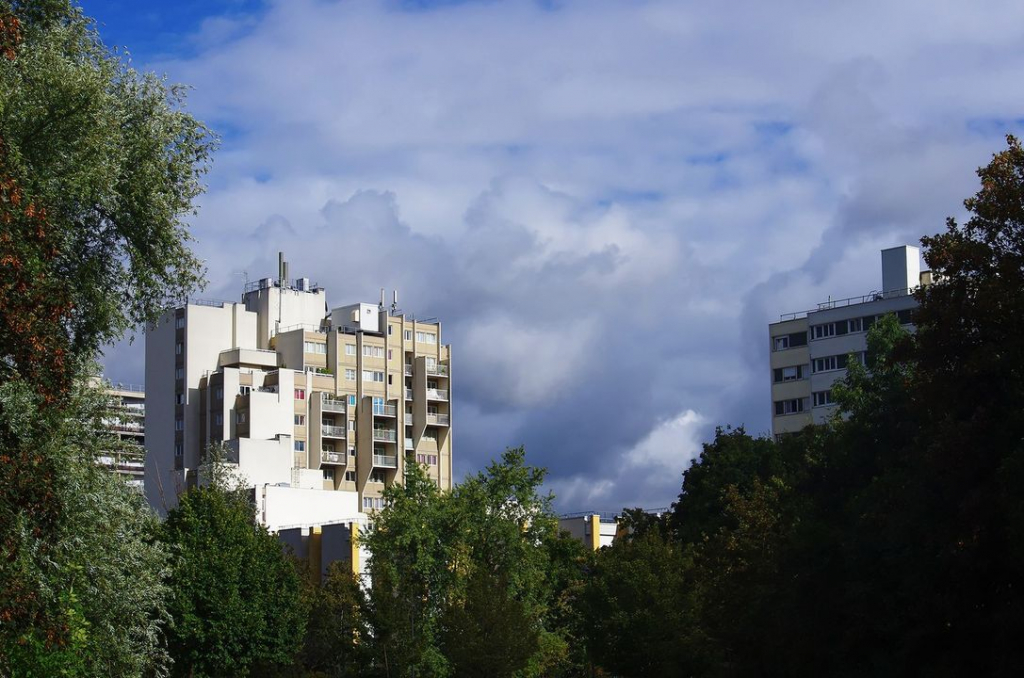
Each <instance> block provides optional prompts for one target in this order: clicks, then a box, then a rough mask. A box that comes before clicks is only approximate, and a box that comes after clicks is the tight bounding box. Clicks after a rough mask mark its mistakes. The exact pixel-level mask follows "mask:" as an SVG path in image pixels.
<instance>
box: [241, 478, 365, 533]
mask: <svg viewBox="0 0 1024 678" xmlns="http://www.w3.org/2000/svg"><path fill="white" fill-rule="evenodd" d="M256 506H257V511H258V512H259V514H260V516H261V520H262V522H263V524H264V525H266V526H267V529H269V530H272V531H276V530H278V529H281V528H283V527H291V526H295V525H322V524H324V523H334V522H351V521H365V520H366V516H365V514H363V513H360V512H359V505H358V495H357V494H356V493H355V492H345V491H338V492H325V491H323V490H309V489H299V488H292V487H278V486H273V485H270V486H261V487H257V488H256Z"/></svg>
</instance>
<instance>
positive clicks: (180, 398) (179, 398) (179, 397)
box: [174, 393, 185, 405]
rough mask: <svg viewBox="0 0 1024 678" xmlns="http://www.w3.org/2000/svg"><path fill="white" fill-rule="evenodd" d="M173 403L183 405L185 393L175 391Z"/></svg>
mask: <svg viewBox="0 0 1024 678" xmlns="http://www.w3.org/2000/svg"><path fill="white" fill-rule="evenodd" d="M174 404H175V405H184V404H185V394H184V393H175V394H174Z"/></svg>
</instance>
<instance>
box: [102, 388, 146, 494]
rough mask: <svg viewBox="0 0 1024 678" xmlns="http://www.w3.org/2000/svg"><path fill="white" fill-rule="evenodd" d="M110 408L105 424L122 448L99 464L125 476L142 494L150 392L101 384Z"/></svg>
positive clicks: (108, 453) (114, 450)
mask: <svg viewBox="0 0 1024 678" xmlns="http://www.w3.org/2000/svg"><path fill="white" fill-rule="evenodd" d="M99 387H100V388H101V389H102V390H103V393H104V394H105V395H106V396H107V397H108V398H109V403H110V408H109V410H108V415H107V416H105V417H104V422H103V423H104V424H105V425H106V427H107V428H108V429H110V431H112V432H113V433H114V434H116V435H117V437H118V438H119V439H120V441H121V443H122V444H121V445H119V446H117V448H116V449H112V450H109V451H108V452H106V453H104V454H103V455H101V456H100V457H99V463H100V464H101V465H102V466H105V467H106V468H108V469H110V470H111V471H113V472H114V473H117V474H118V475H120V476H122V477H123V478H124V479H125V480H126V481H127V482H128V484H129V485H131V486H132V487H133V488H135V489H137V490H138V491H140V492H141V491H142V489H143V472H144V471H145V464H144V462H143V458H144V454H145V442H146V426H145V417H146V393H145V391H144V390H143V388H142V387H141V386H134V385H131V384H110V383H102V382H101V383H100V384H99Z"/></svg>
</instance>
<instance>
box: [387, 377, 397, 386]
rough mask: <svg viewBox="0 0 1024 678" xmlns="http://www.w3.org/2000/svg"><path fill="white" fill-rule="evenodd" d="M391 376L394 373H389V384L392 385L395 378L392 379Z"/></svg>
mask: <svg viewBox="0 0 1024 678" xmlns="http://www.w3.org/2000/svg"><path fill="white" fill-rule="evenodd" d="M391 377H392V375H390V374H389V375H388V386H392V385H394V383H395V380H394V379H392V378H391Z"/></svg>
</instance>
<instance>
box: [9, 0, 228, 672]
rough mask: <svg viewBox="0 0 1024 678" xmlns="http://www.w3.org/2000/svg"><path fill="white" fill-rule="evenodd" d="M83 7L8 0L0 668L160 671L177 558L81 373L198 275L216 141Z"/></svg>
mask: <svg viewBox="0 0 1024 678" xmlns="http://www.w3.org/2000/svg"><path fill="white" fill-rule="evenodd" d="M181 101H182V100H181V97H180V93H179V92H178V91H176V90H174V89H169V88H167V87H166V86H165V85H164V84H163V83H162V82H161V81H160V80H159V79H157V78H155V77H153V76H144V75H140V74H139V73H136V72H135V71H133V70H132V69H130V68H128V67H127V66H126V65H125V64H124V63H123V62H122V61H121V60H120V59H119V58H117V57H116V55H113V54H111V53H110V52H108V50H107V49H106V48H105V47H104V46H103V45H102V43H101V42H100V40H99V38H98V37H97V34H96V32H95V30H94V28H93V26H92V24H91V23H90V22H89V21H88V20H87V19H85V18H84V17H83V16H82V14H81V12H80V11H79V10H78V9H77V7H75V6H73V5H72V4H71V3H70V2H68V1H67V0H34V1H31V2H27V1H23V0H0V674H3V675H12V676H60V675H64V676H110V675H117V676H133V675H134V676H138V675H161V674H162V673H163V672H164V669H165V668H166V656H165V652H163V650H161V649H160V647H161V637H160V636H161V633H160V630H161V626H162V625H163V623H164V621H165V617H166V614H165V612H164V604H163V594H164V592H165V586H164V583H163V578H164V572H165V569H166V563H165V561H166V558H165V555H164V553H163V551H162V549H161V548H160V547H159V546H158V545H154V544H153V542H152V540H151V532H152V528H153V518H152V517H151V515H150V513H149V511H148V509H147V508H146V507H144V505H143V502H142V499H141V498H140V497H138V496H137V495H133V494H131V493H130V492H129V491H128V490H127V489H126V488H125V487H124V485H123V484H122V483H120V482H119V481H118V480H117V479H116V478H112V477H109V476H107V475H105V474H104V473H102V472H101V471H100V470H99V469H97V468H96V464H95V458H96V456H97V455H98V454H100V453H102V452H105V451H107V450H109V449H110V447H112V446H113V445H115V444H116V443H115V442H114V441H113V440H111V439H110V438H109V437H108V436H105V435H104V434H102V433H101V432H100V430H101V429H102V427H103V416H102V409H103V407H102V402H101V401H100V400H98V399H97V398H96V397H94V396H93V395H90V393H89V392H88V389H87V388H86V387H85V386H84V384H85V383H86V381H87V377H88V374H89V373H90V372H92V371H93V370H94V369H95V367H94V365H93V361H94V359H95V358H96V355H97V350H98V349H99V347H100V346H101V345H102V344H103V343H105V342H107V341H110V340H113V339H116V338H119V337H120V336H121V335H122V333H123V332H124V331H125V330H127V329H129V327H131V326H134V325H137V324H138V323H140V322H143V321H146V320H149V319H152V318H153V317H154V316H155V313H156V312H157V311H158V310H159V309H160V308H161V307H162V306H163V305H164V304H165V303H166V302H167V301H169V300H173V299H179V298H181V297H182V296H183V295H185V294H187V293H188V292H189V291H190V290H191V289H192V288H193V287H195V286H196V284H197V283H198V281H199V276H200V273H201V271H200V266H199V264H198V261H197V260H196V259H195V257H194V256H193V255H192V253H191V252H190V251H189V249H188V246H187V240H188V238H187V232H186V230H185V227H184V222H183V221H182V220H183V219H184V218H185V217H186V216H187V215H188V214H189V213H191V211H192V201H193V199H194V198H195V197H196V195H197V194H198V193H199V191H200V188H201V187H200V184H199V177H200V175H201V174H202V172H203V171H204V170H205V161H206V157H207V153H208V150H209V147H210V140H209V138H208V135H207V133H206V131H205V129H204V128H203V127H202V125H200V124H199V123H198V122H196V121H195V120H194V119H192V118H191V117H190V116H188V115H187V114H186V113H184V112H183V111H182V109H181Z"/></svg>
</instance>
